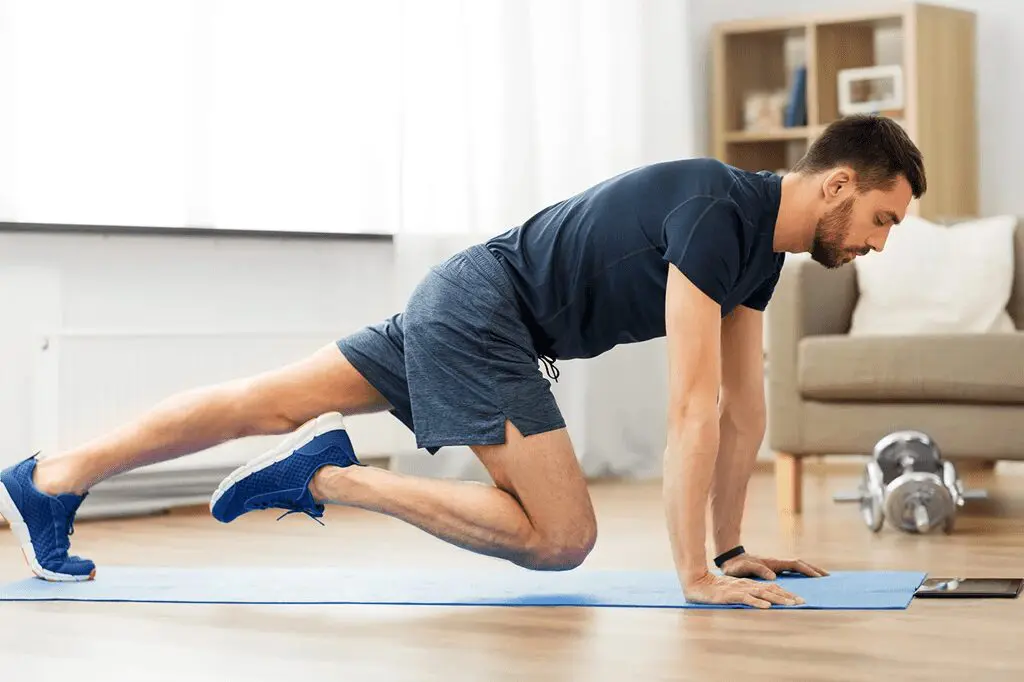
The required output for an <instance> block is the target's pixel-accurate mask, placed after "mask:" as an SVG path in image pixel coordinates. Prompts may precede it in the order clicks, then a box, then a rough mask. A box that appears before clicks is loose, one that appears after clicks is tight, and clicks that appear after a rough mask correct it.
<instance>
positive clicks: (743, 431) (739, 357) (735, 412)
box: [711, 306, 766, 554]
mask: <svg viewBox="0 0 1024 682" xmlns="http://www.w3.org/2000/svg"><path fill="white" fill-rule="evenodd" d="M763 316H764V313H762V312H761V311H760V310H755V309H753V308H748V307H746V306H737V307H736V309H735V310H733V311H732V312H730V313H729V314H728V315H727V316H726V317H725V319H724V320H723V321H722V342H721V348H722V398H721V400H720V402H719V421H718V429H719V446H718V457H717V460H716V464H715V472H714V476H713V479H712V484H711V514H712V520H713V523H714V542H715V553H716V554H721V553H722V552H725V551H728V550H730V549H732V548H733V547H736V546H737V545H739V544H741V542H740V526H741V525H742V522H743V509H744V504H745V502H746V496H747V483H748V481H749V480H750V474H751V472H752V471H753V469H754V462H755V460H756V459H757V453H758V450H759V449H760V447H761V443H762V441H763V440H764V434H765V421H766V409H765V398H764V360H763V358H764V351H763V339H764V337H763V327H762V325H763Z"/></svg>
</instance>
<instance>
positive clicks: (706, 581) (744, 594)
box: [683, 573, 804, 609]
mask: <svg viewBox="0 0 1024 682" xmlns="http://www.w3.org/2000/svg"><path fill="white" fill-rule="evenodd" d="M683 596H685V597H686V601H688V602H692V603H695V604H745V605H747V606H753V607H755V608H758V609H767V608H770V607H771V605H772V604H778V605H781V606H799V605H800V604H803V603H804V600H803V599H801V598H800V597H798V596H797V595H795V594H792V593H790V592H787V591H786V590H784V589H782V588H781V587H779V586H778V585H776V584H773V583H765V582H760V581H757V580H748V579H746V578H733V577H730V576H723V575H715V574H713V573H706V574H704V575H703V576H701V577H699V578H697V579H695V580H690V581H688V582H686V583H684V584H683Z"/></svg>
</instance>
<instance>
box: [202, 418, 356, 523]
mask: <svg viewBox="0 0 1024 682" xmlns="http://www.w3.org/2000/svg"><path fill="white" fill-rule="evenodd" d="M353 464H355V465H360V462H359V460H358V459H357V458H356V453H355V450H354V449H353V447H352V441H351V440H349V437H348V432H347V431H346V430H345V423H344V421H343V419H342V416H341V415H340V414H338V413H337V412H328V413H327V414H324V415H321V416H319V417H317V418H316V419H311V420H310V421H308V422H306V423H305V424H303V425H302V426H301V427H300V428H299V429H298V430H297V431H295V433H293V434H291V435H290V436H289V437H288V438H286V439H285V440H284V441H283V442H282V443H281V444H280V445H278V446H277V447H276V448H274V449H273V450H271V451H270V452H267V453H265V454H263V455H260V456H259V457H257V458H255V459H253V460H252V461H250V462H248V463H247V464H244V465H243V466H240V467H239V468H237V469H235V470H234V471H233V472H232V473H231V474H230V475H229V476H228V477H227V478H225V479H224V481H223V482H221V484H220V485H219V486H218V487H217V491H216V492H215V493H214V494H213V497H212V498H211V499H210V512H211V513H212V514H213V517H214V518H215V519H217V520H218V521H220V522H221V523H228V522H230V521H234V520H235V519H236V518H238V517H239V516H241V515H242V514H245V513H246V512H250V511H254V510H256V509H271V508H273V509H285V510H287V511H286V512H285V513H284V514H282V515H281V516H282V517H284V516H287V515H288V514H291V513H293V512H302V513H304V514H306V515H308V516H310V517H311V518H313V519H316V520H318V519H319V518H320V517H321V516H323V515H324V506H323V505H322V504H317V503H316V502H315V500H314V499H313V494H312V493H311V492H310V490H309V483H310V481H311V480H312V479H313V474H315V473H316V472H317V471H318V470H319V469H320V468H321V467H325V466H328V465H334V466H339V467H347V466H352V465H353ZM360 466H361V465H360Z"/></svg>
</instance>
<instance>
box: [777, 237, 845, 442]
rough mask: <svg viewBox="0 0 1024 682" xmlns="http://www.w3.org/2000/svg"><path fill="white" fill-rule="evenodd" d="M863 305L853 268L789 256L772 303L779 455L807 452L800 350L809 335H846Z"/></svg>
mask: <svg viewBox="0 0 1024 682" xmlns="http://www.w3.org/2000/svg"><path fill="white" fill-rule="evenodd" d="M856 302H857V278H856V273H855V272H854V269H853V266H852V265H847V266H844V267H841V268H836V269H833V270H828V269H826V268H825V267H823V266H821V265H819V264H818V263H817V262H815V261H813V260H810V259H809V258H806V257H789V258H787V259H786V265H785V266H784V267H783V269H782V274H781V276H780V277H779V282H778V284H777V285H776V288H775V294H774V295H773V296H772V300H771V303H770V304H769V307H768V311H767V313H768V314H767V316H766V320H765V322H766V325H767V332H768V333H767V337H768V338H767V348H768V367H767V375H768V388H767V392H768V440H769V445H770V447H771V448H772V449H773V450H776V451H779V452H786V453H790V454H799V453H800V452H801V450H802V440H803V439H802V436H801V433H802V429H801V424H802V420H803V414H802V401H801V398H800V392H799V389H798V387H797V357H798V355H797V351H798V348H799V345H800V340H801V339H803V338H804V337H806V336H812V335H822V334H845V333H846V332H848V331H849V329H850V320H851V319H852V317H853V308H854V305H855V304H856Z"/></svg>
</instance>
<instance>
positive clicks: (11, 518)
mask: <svg viewBox="0 0 1024 682" xmlns="http://www.w3.org/2000/svg"><path fill="white" fill-rule="evenodd" d="M0 516H3V517H4V518H5V519H7V523H9V524H10V525H11V530H12V531H13V532H14V537H16V538H17V539H18V544H19V545H20V546H21V553H22V555H24V557H25V563H27V564H28V567H29V568H30V569H31V570H32V572H33V573H35V574H36V575H37V576H39V577H40V578H42V579H43V580H48V581H50V582H54V583H67V582H76V583H80V582H85V581H86V580H92V579H93V578H95V577H96V570H95V569H93V571H92V572H91V573H90V574H89V575H67V574H65V573H55V572H53V571H48V570H46V569H45V568H43V567H42V566H40V565H39V561H37V560H36V550H35V548H34V547H33V546H32V536H31V535H29V532H28V526H27V525H25V519H23V518H21V512H19V511H18V507H17V506H16V505H15V504H14V500H13V499H11V494H10V493H9V492H7V486H5V485H4V484H3V483H0Z"/></svg>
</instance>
